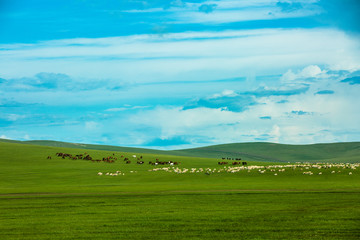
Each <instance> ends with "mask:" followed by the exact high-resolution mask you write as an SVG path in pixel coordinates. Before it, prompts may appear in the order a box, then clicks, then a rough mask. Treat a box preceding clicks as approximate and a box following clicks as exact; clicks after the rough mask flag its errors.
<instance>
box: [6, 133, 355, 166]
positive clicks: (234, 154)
mask: <svg viewBox="0 0 360 240" xmlns="http://www.w3.org/2000/svg"><path fill="white" fill-rule="evenodd" d="M0 141H2V142H9V143H20V144H30V145H40V146H51V147H63V148H77V149H91V150H106V151H117V152H133V153H148V154H163V155H175V156H188V157H205V158H223V157H225V158H228V157H229V158H241V159H243V160H248V161H261V162H292V163H293V162H360V142H344V143H322V144H310V145H289V144H277V143H265V142H254V143H231V144H221V145H213V146H207V147H200V148H191V149H182V150H171V151H164V150H155V149H146V148H133V147H119V146H108V145H95V144H82V143H67V142H59V141H43V140H35V141H13V140H4V139H0Z"/></svg>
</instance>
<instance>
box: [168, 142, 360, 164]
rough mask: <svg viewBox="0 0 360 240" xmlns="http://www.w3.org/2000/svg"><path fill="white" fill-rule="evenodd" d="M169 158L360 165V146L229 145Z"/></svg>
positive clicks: (333, 144) (358, 144) (180, 151)
mask: <svg viewBox="0 0 360 240" xmlns="http://www.w3.org/2000/svg"><path fill="white" fill-rule="evenodd" d="M172 154H179V155H183V156H202V157H215V158H222V157H231V158H238V157H241V158H242V159H247V160H253V161H264V162H360V142H347V143H324V144H311V145H288V144H276V143H232V144H222V145H214V146H208V147H201V148H193V149H184V150H176V151H172Z"/></svg>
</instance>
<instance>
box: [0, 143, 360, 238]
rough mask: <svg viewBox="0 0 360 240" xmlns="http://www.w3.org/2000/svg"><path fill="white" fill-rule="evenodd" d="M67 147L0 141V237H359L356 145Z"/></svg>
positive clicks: (359, 176) (358, 157)
mask: <svg viewBox="0 0 360 240" xmlns="http://www.w3.org/2000/svg"><path fill="white" fill-rule="evenodd" d="M57 144H58V143H57ZM73 145H74V144H67V143H62V145H61V146H59V144H58V145H57V146H54V142H53V143H50V144H49V142H46V141H45V142H37V144H36V143H26V142H14V141H1V142H0V213H1V215H0V239H359V238H360V171H359V169H360V166H359V164H357V163H359V162H360V155H359V154H358V153H359V149H360V147H359V143H346V144H329V145H327V144H324V145H310V146H309V145H308V146H291V145H271V144H260V143H258V144H249V145H246V144H242V145H241V146H240V145H238V144H237V145H236V144H235V145H231V144H229V145H218V146H212V147H208V148H200V149H190V150H178V151H157V150H146V149H133V148H119V147H111V146H105V147H101V146H98V147H96V145H92V147H88V148H87V146H86V145H83V146H79V148H76V147H74V146H73ZM267 145H268V147H266V146H267ZM69 146H71V147H69ZM75 146H76V144H75ZM101 148H105V149H101ZM59 152H61V153H69V154H72V155H73V156H75V155H77V154H83V155H90V156H91V157H92V158H93V160H95V159H100V160H101V159H102V158H104V157H112V158H113V159H114V162H113V163H108V162H104V161H99V162H97V161H90V160H83V159H76V160H75V159H69V158H62V157H58V156H56V153H59ZM133 155H136V157H133ZM48 156H51V159H48ZM121 156H123V157H121ZM140 156H141V157H140ZM221 157H233V158H235V157H241V158H242V160H241V161H242V162H244V161H246V163H247V165H244V166H243V165H242V164H241V165H232V164H231V163H232V162H234V161H233V160H222V159H221ZM115 158H116V160H115ZM124 158H128V159H129V160H130V161H131V163H129V164H126V163H125V161H124ZM301 158H303V159H304V160H303V161H301ZM156 159H158V161H160V162H173V163H175V162H177V163H178V164H177V165H170V164H165V165H161V164H159V165H151V164H148V162H149V161H151V162H156ZM276 159H277V160H276ZM316 159H318V160H319V161H316ZM137 161H144V164H137V163H136V162H137ZM219 161H227V162H228V164H226V165H219V164H218V162H219ZM238 162H239V161H238ZM295 162H297V163H295ZM305 162H309V163H305ZM316 162H321V163H322V164H316ZM100 173H101V174H100Z"/></svg>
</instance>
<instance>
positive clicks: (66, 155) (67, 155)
mask: <svg viewBox="0 0 360 240" xmlns="http://www.w3.org/2000/svg"><path fill="white" fill-rule="evenodd" d="M55 155H56V156H57V157H60V158H63V159H71V160H87V161H91V162H106V163H114V162H115V161H116V160H118V157H116V156H115V153H113V154H112V155H110V156H105V157H102V158H100V159H94V158H93V157H91V156H90V155H89V154H88V153H86V152H85V153H84V154H76V155H72V154H70V153H63V152H58V153H56V154H55ZM47 158H48V159H51V156H48V157H47ZM132 158H133V159H132V160H136V163H137V164H144V163H145V162H144V161H143V160H142V159H143V156H139V157H137V156H136V155H132ZM119 159H121V160H123V161H124V162H125V164H130V163H131V160H130V159H129V158H128V157H125V156H124V155H121V156H120V157H119ZM222 160H234V162H231V164H232V165H243V166H245V165H247V162H241V158H229V157H222ZM148 163H149V164H150V165H179V164H180V163H181V162H174V161H160V160H159V159H158V158H156V159H155V161H149V162H148ZM228 163H229V162H226V161H222V162H218V165H226V164H228Z"/></svg>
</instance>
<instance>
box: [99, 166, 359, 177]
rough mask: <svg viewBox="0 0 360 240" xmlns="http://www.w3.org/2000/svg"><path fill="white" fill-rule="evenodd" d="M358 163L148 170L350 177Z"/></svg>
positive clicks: (158, 169)
mask: <svg viewBox="0 0 360 240" xmlns="http://www.w3.org/2000/svg"><path fill="white" fill-rule="evenodd" d="M359 166H360V163H353V164H351V163H334V164H331V163H316V164H311V163H297V164H288V165H269V166H256V165H252V166H235V167H234V166H224V167H222V168H179V167H174V166H169V167H160V168H153V169H149V170H148V171H149V172H160V171H161V172H168V173H175V174H186V173H189V174H197V173H203V174H206V175H210V174H215V173H238V172H249V173H250V172H257V173H259V174H264V173H266V172H269V173H271V174H273V175H274V176H277V175H278V174H280V173H283V172H285V171H295V170H298V171H300V172H302V174H303V175H313V174H315V173H316V174H317V175H322V174H323V173H328V172H330V170H331V172H330V173H331V174H335V173H341V172H342V171H347V174H348V175H352V174H353V172H352V171H355V170H356V169H357V168H358V167H359ZM130 173H136V171H130ZM98 175H99V176H102V175H107V176H124V175H125V172H121V171H116V172H114V173H106V174H104V173H102V172H98Z"/></svg>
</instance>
